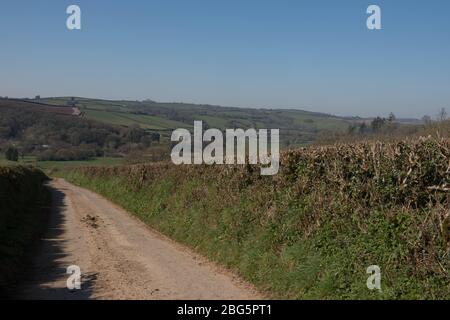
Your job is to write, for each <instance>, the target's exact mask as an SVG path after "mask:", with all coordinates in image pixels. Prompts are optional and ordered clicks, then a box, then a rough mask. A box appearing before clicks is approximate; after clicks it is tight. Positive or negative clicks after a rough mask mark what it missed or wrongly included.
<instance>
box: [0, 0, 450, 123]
mask: <svg viewBox="0 0 450 320" xmlns="http://www.w3.org/2000/svg"><path fill="white" fill-rule="evenodd" d="M70 4H77V5H79V6H80V7H81V10H82V30H80V31H69V30H67V28H66V19H67V14H66V8H67V6H68V5H70ZM370 4H377V5H379V6H380V7H381V9H382V25H383V30H380V31H370V30H368V29H367V28H366V19H367V14H366V9H367V7H368V6H369V5H370ZM0 39H1V40H0V41H1V42H0V70H1V75H2V76H1V77H0V95H3V96H5V95H7V96H10V97H23V96H35V95H38V94H40V95H41V96H66V95H71V96H72V95H73V96H86V97H100V98H111V99H133V100H135V99H146V98H150V99H153V100H157V101H183V102H194V103H209V104H220V105H228V106H241V107H272V108H299V109H307V110H313V111H321V112H328V113H333V114H338V115H360V116H375V115H387V114H388V113H389V112H390V111H393V112H394V113H395V114H396V115H397V116H402V117H421V116H423V115H424V114H430V115H432V116H434V115H435V114H436V113H437V112H438V110H439V109H440V108H442V107H447V109H450V58H449V57H450V1H447V0H441V1H439V0H430V1H422V0H395V1H379V0H372V1H363V0H343V1H334V0H328V1H325V0H308V1H301V0H295V1H294V0H293V1H287V0H277V1H275V0H272V1H265V0H189V1H186V0H183V1H182V0H178V1H175V0H158V1H153V0H148V1H147V0H146V1H143V0H142V1H138V0H128V1H118V0H117V1H108V0H81V1H76V0H73V1H66V0H40V1H26V0H1V3H0Z"/></svg>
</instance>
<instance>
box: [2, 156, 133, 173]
mask: <svg viewBox="0 0 450 320" xmlns="http://www.w3.org/2000/svg"><path fill="white" fill-rule="evenodd" d="M123 163H124V159H123V158H108V157H105V158H97V159H94V160H88V161H38V160H36V157H33V156H26V157H23V158H21V159H20V160H19V161H18V162H12V161H8V160H6V159H5V158H4V156H3V155H0V165H9V166H15V165H32V166H35V167H37V168H40V169H42V170H49V169H62V168H73V167H83V166H114V165H119V164H123Z"/></svg>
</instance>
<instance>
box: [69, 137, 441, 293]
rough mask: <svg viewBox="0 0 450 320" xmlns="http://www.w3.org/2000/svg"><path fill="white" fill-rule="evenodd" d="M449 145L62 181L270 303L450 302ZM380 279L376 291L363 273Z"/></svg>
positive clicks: (347, 149) (363, 149)
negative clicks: (250, 286)
mask: <svg viewBox="0 0 450 320" xmlns="http://www.w3.org/2000/svg"><path fill="white" fill-rule="evenodd" d="M449 147H450V141H449V140H448V139H441V140H437V139H432V138H428V139H419V140H416V141H402V142H399V143H386V144H384V143H362V144H353V145H350V144H348V145H338V146H332V147H318V148H309V149H301V150H298V151H295V152H290V153H287V154H284V155H283V157H282V162H281V172H280V174H279V175H277V176H274V177H261V176H260V175H259V169H258V168H256V167H254V166H234V167H230V166H209V167H208V166H178V167H176V166H173V165H171V164H153V165H138V166H122V167H111V168H98V167H97V168H77V169H72V170H69V171H64V172H63V173H62V174H63V176H64V177H65V178H66V179H67V180H69V181H71V182H73V183H75V184H77V185H79V186H83V187H86V188H89V189H91V190H94V191H96V192H98V193H99V194H102V195H104V196H105V197H106V198H108V199H110V200H112V201H114V202H115V203H117V204H119V205H121V206H122V207H123V208H125V209H126V210H128V211H129V212H131V213H133V214H135V215H136V216H137V217H139V218H140V219H141V220H143V221H144V222H145V223H147V224H149V225H150V226H152V227H154V228H156V229H157V230H159V231H161V232H162V233H164V234H166V235H168V236H169V237H171V238H173V239H175V240H177V241H179V242H181V243H184V244H187V245H188V246H190V247H192V248H193V249H194V250H196V251H197V252H199V253H201V254H203V255H205V256H207V257H209V258H210V259H212V260H214V261H216V262H218V263H220V264H222V265H224V266H226V267H228V268H230V269H232V270H234V271H235V272H237V273H238V274H240V275H241V276H242V277H243V278H245V279H247V280H249V281H250V282H252V283H254V284H255V285H256V286H257V287H258V288H259V289H260V290H262V291H265V292H267V293H268V294H269V295H270V296H272V297H274V298H287V299H449V298H450V286H449V283H450V277H449V272H448V270H449V269H450V263H449V244H450V241H449V240H450V239H449V233H448V232H449V230H448V227H449V225H448V222H449V210H448V208H449V192H448V190H449V189H448V186H449V175H448V173H449V167H448V166H449V163H448V159H449V150H450V148H449ZM371 265H378V266H380V268H381V275H382V278H381V290H380V291H378V290H374V291H371V290H369V289H368V288H367V285H366V283H367V279H368V277H369V274H367V273H366V271H367V268H368V267H369V266H371Z"/></svg>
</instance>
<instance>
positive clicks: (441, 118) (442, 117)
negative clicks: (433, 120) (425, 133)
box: [437, 108, 447, 121]
mask: <svg viewBox="0 0 450 320" xmlns="http://www.w3.org/2000/svg"><path fill="white" fill-rule="evenodd" d="M446 119H447V110H445V108H442V109H441V110H439V113H438V116H437V120H438V121H444V120H446Z"/></svg>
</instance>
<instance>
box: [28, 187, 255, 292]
mask: <svg viewBox="0 0 450 320" xmlns="http://www.w3.org/2000/svg"><path fill="white" fill-rule="evenodd" d="M49 187H50V188H51V191H52V196H53V203H52V214H51V218H50V226H49V231H48V234H47V235H46V236H45V238H43V239H42V244H41V245H40V249H39V252H38V255H37V257H36V261H35V265H34V266H33V268H32V269H33V270H32V271H31V272H30V281H27V282H26V285H25V286H24V287H23V289H22V290H21V291H20V296H21V298H24V299H44V300H49V299H58V300H79V299H107V300H108V299H120V300H122V299H139V300H141V299H142V300H150V299H151V300H161V299H191V300H197V299H213V300H216V299H217V300H218V299H225V300H228V299H244V300H245V299H260V298H262V296H261V295H260V294H259V293H258V292H257V291H256V290H255V289H254V288H253V287H252V286H251V285H249V284H248V283H245V282H244V281H242V280H240V279H239V278H238V277H237V276H235V275H233V274H232V273H231V272H229V271H227V270H224V269H223V268H220V267H219V266H216V265H215V264H213V263H211V262H209V261H207V260H206V259H205V258H203V257H201V256H199V255H197V254H195V253H194V252H192V250H190V249H188V248H186V247H184V246H182V245H180V244H178V243H175V242H174V241H172V240H170V239H168V238H167V237H165V236H163V235H161V234H159V233H158V232H156V231H154V230H152V229H151V228H149V227H148V226H147V225H145V224H144V223H143V222H141V221H139V220H138V219H137V218H135V217H133V216H132V215H131V214H129V213H127V212H125V211H124V210H123V209H121V208H119V207H118V206H116V205H114V204H112V203H111V202H109V201H108V200H105V199H104V198H102V197H101V196H99V195H97V194H95V193H93V192H91V191H88V190H86V189H82V188H79V187H76V186H74V185H72V184H70V183H68V182H66V181H65V180H62V179H54V180H53V181H51V182H50V183H49ZM72 265H76V266H79V267H80V270H81V273H82V277H81V289H80V290H72V291H71V290H69V289H67V285H66V282H67V279H68V278H69V277H70V274H67V273H66V271H67V267H69V266H72Z"/></svg>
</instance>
